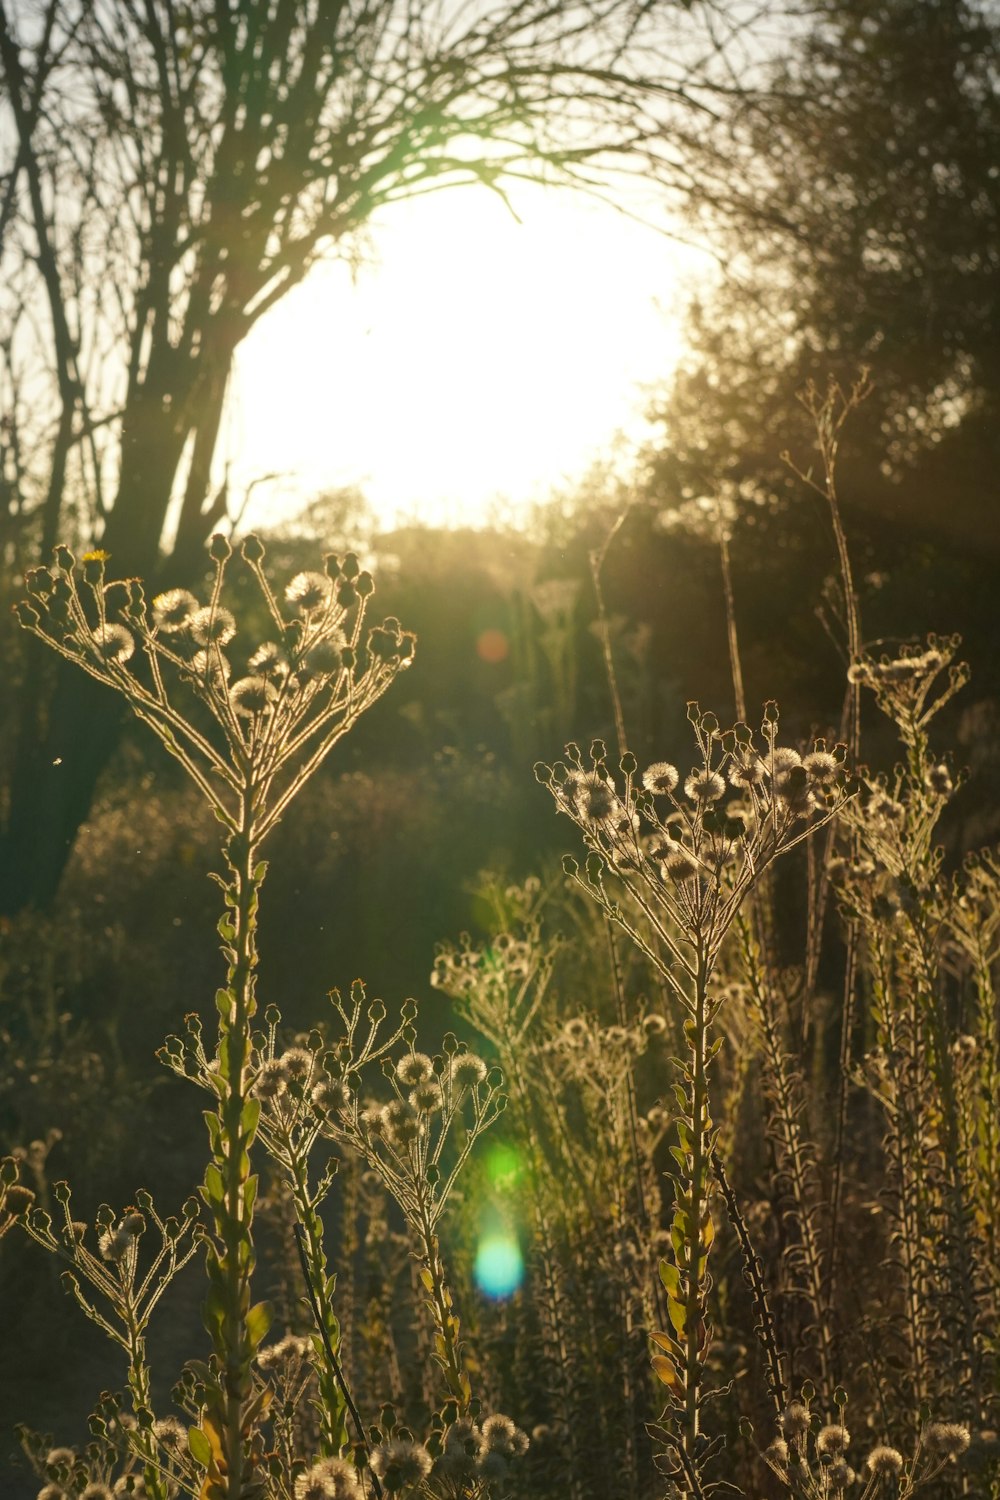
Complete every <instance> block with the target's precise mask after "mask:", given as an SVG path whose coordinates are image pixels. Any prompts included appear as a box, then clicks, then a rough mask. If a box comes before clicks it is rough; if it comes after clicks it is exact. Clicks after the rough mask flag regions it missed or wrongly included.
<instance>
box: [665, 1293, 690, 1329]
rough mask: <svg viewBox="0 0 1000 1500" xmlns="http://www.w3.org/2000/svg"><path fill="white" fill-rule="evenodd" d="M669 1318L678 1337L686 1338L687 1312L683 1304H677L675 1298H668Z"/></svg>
mask: <svg viewBox="0 0 1000 1500" xmlns="http://www.w3.org/2000/svg"><path fill="white" fill-rule="evenodd" d="M667 1317H668V1318H669V1319H670V1321H671V1323H672V1324H673V1326H674V1329H675V1330H676V1332H677V1334H678V1336H679V1337H680V1338H683V1337H684V1329H685V1326H686V1324H687V1310H686V1308H685V1306H684V1303H683V1302H676V1301H675V1300H674V1298H673V1297H668V1298H667Z"/></svg>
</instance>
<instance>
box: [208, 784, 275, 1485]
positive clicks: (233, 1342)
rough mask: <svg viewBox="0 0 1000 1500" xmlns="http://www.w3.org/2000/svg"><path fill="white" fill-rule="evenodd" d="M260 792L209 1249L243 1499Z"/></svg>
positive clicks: (241, 910)
mask: <svg viewBox="0 0 1000 1500" xmlns="http://www.w3.org/2000/svg"><path fill="white" fill-rule="evenodd" d="M255 793H256V788H255V787H254V785H253V782H252V780H251V779H250V778H249V777H248V779H247V781H246V782H245V784H244V789H243V794H242V796H241V800H240V808H239V819H238V830H237V832H236V833H235V834H234V835H233V836H232V837H231V838H230V840H229V843H228V846H227V862H228V864H229V869H230V874H231V877H232V882H231V886H230V890H229V906H230V914H231V927H232V931H231V935H230V944H231V946H230V948H229V957H230V968H229V975H228V984H227V988H226V990H225V991H223V992H222V998H221V999H220V1015H221V1020H220V1027H219V1064H220V1068H219V1071H220V1076H221V1079H222V1082H223V1092H222V1096H221V1101H220V1102H221V1111H220V1116H221V1130H220V1132H219V1137H218V1142H217V1145H216V1147H215V1150H214V1152H213V1156H214V1164H215V1166H216V1167H217V1169H218V1171H219V1172H220V1173H221V1174H222V1180H223V1192H224V1199H223V1205H222V1212H221V1213H220V1214H219V1215H218V1216H217V1228H218V1231H219V1238H220V1240H221V1244H219V1245H216V1246H212V1247H210V1249H209V1263H210V1264H209V1271H210V1279H211V1280H212V1282H213V1284H214V1287H215V1289H217V1290H219V1291H221V1293H222V1307H221V1309H220V1312H221V1320H218V1319H216V1320H213V1319H212V1318H209V1320H208V1322H209V1331H210V1332H211V1333H212V1335H213V1339H214V1342H215V1346H216V1354H217V1356H218V1359H219V1362H220V1365H221V1378H222V1388H221V1392H220V1396H221V1408H222V1409H221V1410H220V1411H219V1412H218V1416H219V1417H220V1418H221V1425H222V1431H221V1432H220V1433H218V1437H219V1440H220V1444H221V1446H222V1450H223V1453H224V1456H225V1472H224V1476H223V1487H222V1493H223V1494H224V1495H226V1496H227V1497H228V1500H240V1497H241V1496H242V1494H243V1488H244V1485H243V1470H244V1430H243V1429H244V1409H245V1406H246V1403H247V1401H248V1398H249V1396H250V1393H251V1389H252V1377H251V1364H252V1361H253V1357H254V1353H255V1350H256V1343H257V1342H259V1338H258V1339H256V1340H255V1338H254V1337H253V1334H252V1330H251V1328H250V1326H249V1322H248V1314H249V1311H250V1282H251V1277H252V1274H253V1268H254V1260H255V1256H254V1246H253V1229H252V1223H253V1197H254V1187H255V1183H254V1184H253V1185H252V1184H251V1177H250V1146H251V1144H252V1141H253V1137H254V1134H255V1131H256V1114H255V1112H254V1110H253V1109H252V1108H251V1109H248V1108H247V1104H248V1095H247V1062H248V1058H249V1052H250V1021H251V1018H252V1016H253V1013H254V1010H255V1008H256V1007H255V999H254V969H255V967H256V963H257V948H256V925H257V900H258V893H259V890H260V885H261V881H262V879H263V874H264V870H263V866H257V865H256V864H255V854H256V830H255V827H254V803H255ZM213 1260H214V1262H215V1264H214V1267H213V1265H212V1262H213Z"/></svg>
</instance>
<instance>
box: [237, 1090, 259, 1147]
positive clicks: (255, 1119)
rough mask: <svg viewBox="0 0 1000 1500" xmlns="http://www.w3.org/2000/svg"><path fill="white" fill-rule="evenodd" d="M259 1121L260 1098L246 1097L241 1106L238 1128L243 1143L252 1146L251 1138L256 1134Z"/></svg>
mask: <svg viewBox="0 0 1000 1500" xmlns="http://www.w3.org/2000/svg"><path fill="white" fill-rule="evenodd" d="M259 1121H260V1100H259V1099H248V1100H247V1101H246V1103H245V1104H244V1106H243V1113H242V1114H241V1115H240V1129H241V1130H242V1132H243V1136H244V1145H247V1146H252V1145H253V1138H254V1136H255V1135H256V1134H257V1125H258V1123H259Z"/></svg>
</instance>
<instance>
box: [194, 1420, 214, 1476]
mask: <svg viewBox="0 0 1000 1500" xmlns="http://www.w3.org/2000/svg"><path fill="white" fill-rule="evenodd" d="M188 1449H189V1451H190V1454H191V1457H192V1458H193V1459H194V1461H195V1463H198V1464H201V1465H202V1467H203V1468H205V1469H207V1468H208V1466H209V1464H210V1463H211V1462H212V1445H211V1443H210V1442H209V1441H208V1438H207V1437H206V1436H205V1434H204V1433H203V1432H202V1430H201V1428H200V1427H191V1428H190V1429H189V1430H188Z"/></svg>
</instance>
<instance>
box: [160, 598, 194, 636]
mask: <svg viewBox="0 0 1000 1500" xmlns="http://www.w3.org/2000/svg"><path fill="white" fill-rule="evenodd" d="M197 608H198V601H197V599H196V598H195V597H194V595H193V594H191V593H188V591H187V589H167V591H166V593H165V594H157V595H156V598H155V599H154V600H153V624H154V625H155V626H156V628H157V630H162V631H163V632H164V634H165V635H173V634H174V633H175V632H176V631H178V630H183V629H184V627H185V625H186V624H187V623H188V621H189V620H190V618H191V616H192V615H193V614H194V612H195V610H196V609H197Z"/></svg>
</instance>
